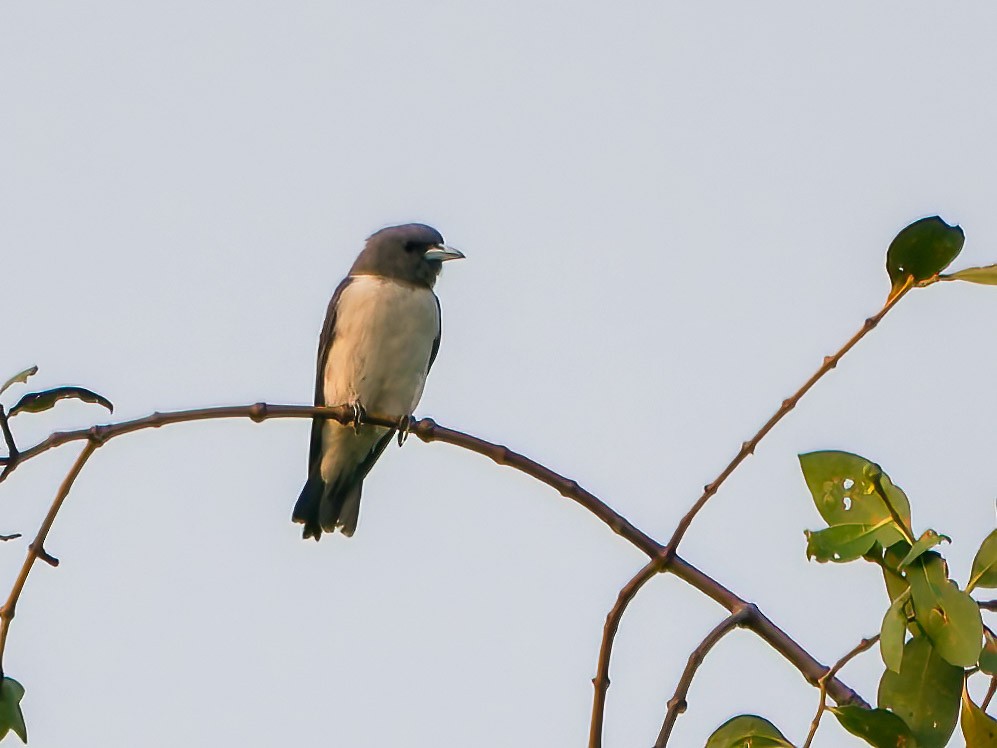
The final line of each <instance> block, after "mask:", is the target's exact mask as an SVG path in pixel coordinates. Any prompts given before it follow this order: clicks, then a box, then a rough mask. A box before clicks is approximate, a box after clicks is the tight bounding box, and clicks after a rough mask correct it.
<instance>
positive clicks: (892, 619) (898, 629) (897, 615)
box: [879, 590, 910, 673]
mask: <svg viewBox="0 0 997 748" xmlns="http://www.w3.org/2000/svg"><path fill="white" fill-rule="evenodd" d="M908 600H910V591H909V590H908V591H907V592H904V593H903V594H902V595H900V596H899V597H898V598H897V599H896V600H894V601H893V604H892V605H891V606H890V607H889V610H887V611H886V615H885V616H883V625H882V627H881V628H880V632H879V653H880V654H881V655H882V657H883V663H884V664H885V665H886V667H888V668H889V669H890V670H892V671H893V672H895V673H899V672H900V664H901V662H902V661H903V656H904V639H906V638H907V611H906V607H907V601H908Z"/></svg>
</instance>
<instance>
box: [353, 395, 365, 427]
mask: <svg viewBox="0 0 997 748" xmlns="http://www.w3.org/2000/svg"><path fill="white" fill-rule="evenodd" d="M366 418H367V411H366V410H364V407H363V404H362V403H361V402H360V401H359V400H354V401H353V431H354V432H355V433H356V434H357V436H359V435H360V427H361V426H363V422H364V421H365V420H366Z"/></svg>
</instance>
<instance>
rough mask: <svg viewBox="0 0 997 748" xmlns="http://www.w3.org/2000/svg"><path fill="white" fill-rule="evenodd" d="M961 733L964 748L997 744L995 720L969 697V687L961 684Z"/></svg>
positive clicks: (990, 747) (988, 746)
mask: <svg viewBox="0 0 997 748" xmlns="http://www.w3.org/2000/svg"><path fill="white" fill-rule="evenodd" d="M961 722H962V734H963V737H965V738H966V748H993V747H994V746H997V720H995V719H994V718H993V717H991V716H990V715H989V714H987V713H986V712H985V711H983V710H982V709H980V707H978V706H977V705H976V704H974V703H973V700H972V699H971V698H969V689H968V688H966V684H965V683H963V686H962V720H961Z"/></svg>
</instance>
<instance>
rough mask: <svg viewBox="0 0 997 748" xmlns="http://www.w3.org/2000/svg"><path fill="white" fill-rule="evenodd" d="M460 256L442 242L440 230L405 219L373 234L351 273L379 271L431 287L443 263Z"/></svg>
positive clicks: (390, 276)
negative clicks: (400, 224)
mask: <svg viewBox="0 0 997 748" xmlns="http://www.w3.org/2000/svg"><path fill="white" fill-rule="evenodd" d="M463 256H464V255H463V254H462V253H461V252H459V251H457V250H456V249H454V248H453V247H448V246H447V245H446V244H444V243H443V237H442V236H441V235H440V232H439V231H437V230H436V229H434V228H432V227H431V226H426V225H425V224H422V223H406V224H405V225H403V226H391V227H390V228H386V229H381V230H380V231H378V232H377V233H376V234H373V235H372V236H371V237H370V238H369V239H368V240H367V244H366V245H365V246H364V248H363V252H361V253H360V256H359V257H357V259H356V262H354V263H353V267H352V268H350V275H379V276H382V277H385V278H394V279H395V280H400V281H404V282H406V283H415V284H417V285H421V286H428V287H430V288H432V287H433V284H434V283H435V282H436V276H438V275H439V274H440V270H441V269H442V267H443V263H444V262H446V261H447V260H457V259H460V258H462V257H463Z"/></svg>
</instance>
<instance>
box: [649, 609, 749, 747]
mask: <svg viewBox="0 0 997 748" xmlns="http://www.w3.org/2000/svg"><path fill="white" fill-rule="evenodd" d="M757 610H758V609H757V608H754V607H753V606H748V605H745V606H743V607H740V608H738V609H737V610H735V611H734V612H733V613H731V614H730V615H729V616H727V617H726V618H725V619H723V620H722V621H721V622H720V623H718V624H717V625H716V627H714V629H713V630H712V631H711V632H710V633H708V634H707V635H706V637H705V638H704V639H703V641H702V642H701V643H700V645H699V646H698V647H696V648H695V649H694V650H692V653H691V654H690V655H689V661H688V662H687V663H686V665H685V670H683V671H682V677H681V678H679V682H678V685H677V686H676V687H675V695H674V696H672V698H670V699H669V700H668V711H667V712H666V713H665V721H664V722H663V723H662V725H661V732H659V733H658V740H657V742H655V744H654V748H665V746H666V745H668V739H669V738H670V737H671V734H672V728H673V727H675V721H676V720H677V719H678V718H679V715H680V714H683V713H685V710H686V709H687V708H688V706H689V704H688V702H687V701H686V697H687V696H688V695H689V688H690V686H692V679H693V678H695V677H696V671H697V670H698V669H699V666H700V665H702V664H703V660H705V659H706V655H707V654H709V652H710V650H711V649H713V647H714V646H716V644H717V642H719V641H720V640H721V639H723V638H724V637H725V636H727V634H729V633H730V632H731V631H733V630H734V629H736V628H737V627H738V626H743V625H744V622H745V621H746V620H748V619H750V618H751V616H752V615H754V613H757Z"/></svg>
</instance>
